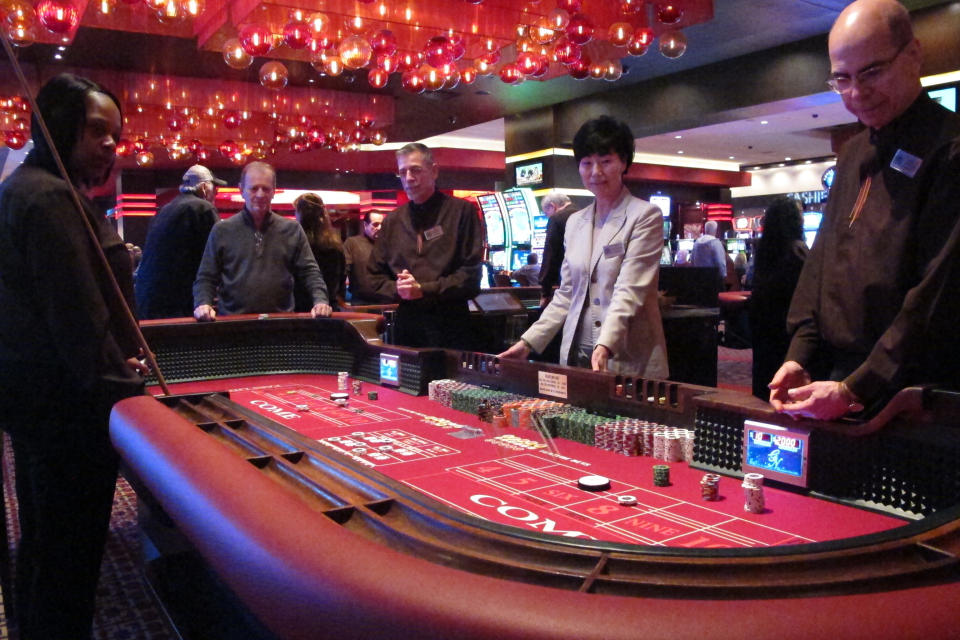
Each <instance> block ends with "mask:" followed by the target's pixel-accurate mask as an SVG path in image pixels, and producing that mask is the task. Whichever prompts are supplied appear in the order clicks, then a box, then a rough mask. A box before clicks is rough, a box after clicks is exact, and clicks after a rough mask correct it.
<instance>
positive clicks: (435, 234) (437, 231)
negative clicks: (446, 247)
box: [423, 225, 443, 240]
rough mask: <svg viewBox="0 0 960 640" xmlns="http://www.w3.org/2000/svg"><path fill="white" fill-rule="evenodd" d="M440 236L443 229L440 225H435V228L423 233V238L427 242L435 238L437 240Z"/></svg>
mask: <svg viewBox="0 0 960 640" xmlns="http://www.w3.org/2000/svg"><path fill="white" fill-rule="evenodd" d="M442 235H443V227H441V226H440V225H437V226H435V227H430V228H429V229H427V230H426V231H424V232H423V237H424V238H426V239H427V240H433V239H435V238H439V237H440V236H442Z"/></svg>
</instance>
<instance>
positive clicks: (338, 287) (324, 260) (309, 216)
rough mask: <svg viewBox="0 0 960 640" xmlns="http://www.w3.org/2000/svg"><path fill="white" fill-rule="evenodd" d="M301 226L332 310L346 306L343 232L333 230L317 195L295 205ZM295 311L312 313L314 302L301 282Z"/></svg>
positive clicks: (304, 198)
mask: <svg viewBox="0 0 960 640" xmlns="http://www.w3.org/2000/svg"><path fill="white" fill-rule="evenodd" d="M293 208H294V210H295V211H296V217H297V222H299V223H300V226H301V227H303V232H304V233H306V234H307V242H308V243H309V244H310V250H311V251H312V252H313V257H314V259H315V260H316V261H317V266H318V267H320V273H322V274H323V282H324V284H326V286H327V298H328V299H329V300H330V302H331V303H332V304H331V306H334V307H339V306H343V304H344V296H345V295H346V282H347V263H346V259H345V258H344V255H343V245H342V244H341V243H340V232H339V231H337V229H336V228H335V227H334V226H333V222H332V221H331V220H330V216H329V215H328V214H327V209H326V207H325V206H324V204H323V200H322V199H321V198H320V196H318V195H317V194H315V193H305V194H303V195H301V196H299V197H298V198H297V199H296V200H294V201H293ZM293 298H294V311H310V309H311V308H312V307H313V299H312V297H311V296H310V292H309V291H307V289H306V287H305V286H304V285H303V284H302V283H301V282H300V281H299V280H298V281H297V282H296V287H295V288H294V292H293Z"/></svg>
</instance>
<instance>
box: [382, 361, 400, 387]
mask: <svg viewBox="0 0 960 640" xmlns="http://www.w3.org/2000/svg"><path fill="white" fill-rule="evenodd" d="M380 384H386V385H391V386H394V387H397V386H399V385H400V356H398V355H394V354H391V353H381V354H380Z"/></svg>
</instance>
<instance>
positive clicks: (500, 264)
mask: <svg viewBox="0 0 960 640" xmlns="http://www.w3.org/2000/svg"><path fill="white" fill-rule="evenodd" d="M490 264H492V265H493V268H494V269H498V270H503V269H506V268H507V252H506V251H491V252H490Z"/></svg>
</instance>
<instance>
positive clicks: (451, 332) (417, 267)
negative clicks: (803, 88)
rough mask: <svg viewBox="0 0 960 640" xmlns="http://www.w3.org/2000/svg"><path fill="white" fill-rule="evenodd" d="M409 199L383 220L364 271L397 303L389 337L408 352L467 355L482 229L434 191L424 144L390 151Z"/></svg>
mask: <svg viewBox="0 0 960 640" xmlns="http://www.w3.org/2000/svg"><path fill="white" fill-rule="evenodd" d="M397 172H398V173H399V175H400V183H401V184H402V185H403V190H404V191H405V192H406V194H407V196H408V197H409V198H410V201H409V202H408V203H406V204H404V205H402V206H401V207H399V208H398V209H397V210H396V211H394V212H393V213H391V214H390V215H389V216H387V218H386V220H384V221H383V227H382V228H381V230H380V236H379V238H378V239H377V242H376V244H375V245H374V248H373V254H372V256H371V258H370V263H369V265H368V269H367V271H368V274H369V276H370V283H371V284H372V285H373V287H374V291H375V292H376V293H377V295H378V296H383V297H385V298H387V299H389V300H391V301H394V302H398V303H399V306H398V307H397V312H396V316H395V322H396V325H395V327H394V332H395V333H394V339H395V341H396V343H397V344H401V345H405V346H408V347H444V348H448V349H469V348H471V347H472V345H473V338H472V336H471V334H470V327H469V323H470V311H469V308H468V307H467V301H468V300H469V299H470V298H473V297H474V296H476V295H477V294H478V293H479V292H480V261H481V260H482V259H483V230H482V227H481V225H480V217H479V213H478V211H477V208H476V207H475V206H474V205H473V204H471V203H469V202H467V201H466V200H461V199H459V198H454V197H452V196H448V195H446V194H445V193H442V192H440V191H438V190H437V176H438V175H439V169H438V167H437V165H436V163H435V162H434V160H433V154H432V153H431V151H430V149H429V148H427V147H426V146H425V145H423V144H420V143H417V142H414V143H410V144H408V145H404V146H403V147H402V148H400V149H399V150H397Z"/></svg>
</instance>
